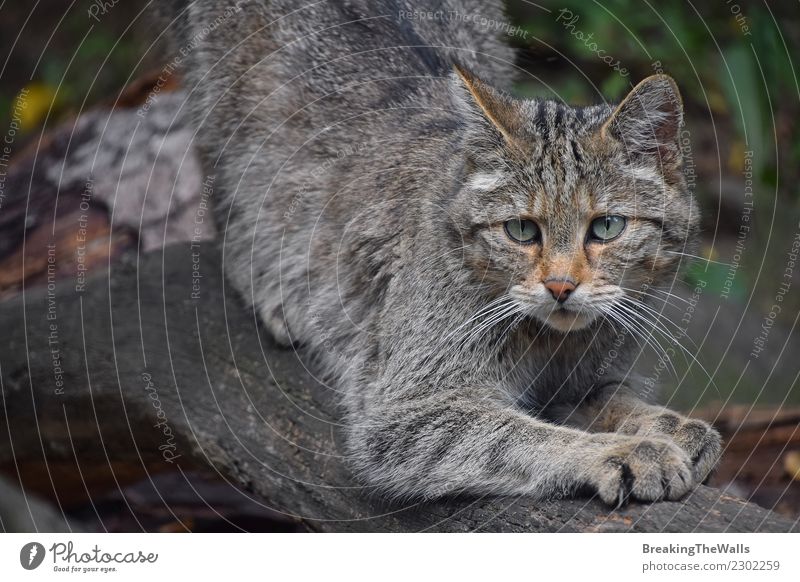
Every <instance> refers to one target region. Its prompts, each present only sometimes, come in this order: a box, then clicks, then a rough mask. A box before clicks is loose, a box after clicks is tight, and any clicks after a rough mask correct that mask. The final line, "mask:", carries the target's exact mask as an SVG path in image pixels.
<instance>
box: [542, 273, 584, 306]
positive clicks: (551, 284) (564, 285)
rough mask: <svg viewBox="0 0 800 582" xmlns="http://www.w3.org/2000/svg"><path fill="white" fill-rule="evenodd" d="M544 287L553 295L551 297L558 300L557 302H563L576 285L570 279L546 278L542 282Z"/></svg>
mask: <svg viewBox="0 0 800 582" xmlns="http://www.w3.org/2000/svg"><path fill="white" fill-rule="evenodd" d="M544 286H545V288H546V289H547V290H548V291H550V295H552V296H553V299H555V300H556V301H558V302H559V303H564V301H566V300H567V299H569V296H570V294H572V292H573V291H575V287H577V285H576V284H575V283H573V282H572V281H571V280H570V279H560V278H559V279H547V280H546V281H545V282H544Z"/></svg>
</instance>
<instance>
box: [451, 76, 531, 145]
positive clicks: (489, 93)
mask: <svg viewBox="0 0 800 582" xmlns="http://www.w3.org/2000/svg"><path fill="white" fill-rule="evenodd" d="M450 84H451V93H452V96H453V99H454V102H455V105H456V107H457V109H458V110H459V111H460V112H461V113H462V115H463V116H464V117H465V120H466V121H467V122H468V125H469V126H470V127H471V129H473V130H476V133H478V134H480V138H483V139H480V141H485V138H487V137H489V136H493V137H495V138H497V140H498V141H500V142H502V143H503V144H504V145H506V146H511V147H515V146H517V147H518V146H520V145H521V141H520V139H519V136H520V131H521V126H522V122H523V115H522V112H521V111H520V105H519V102H518V101H516V100H515V99H513V98H512V97H510V96H509V95H506V94H505V93H503V92H501V91H498V90H497V89H495V88H494V87H492V86H491V85H489V84H488V83H486V82H485V81H482V80H481V79H479V78H478V77H476V76H475V75H473V74H472V73H471V72H469V71H468V70H466V69H465V68H463V67H461V66H459V65H455V66H454V72H453V74H452V76H451V83H450ZM474 137H479V136H474Z"/></svg>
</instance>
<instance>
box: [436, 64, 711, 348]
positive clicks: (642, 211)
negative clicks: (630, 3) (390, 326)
mask: <svg viewBox="0 0 800 582" xmlns="http://www.w3.org/2000/svg"><path fill="white" fill-rule="evenodd" d="M451 83H452V88H453V99H454V103H455V106H456V110H457V113H458V115H459V116H460V118H461V120H462V121H463V124H462V130H463V131H464V132H465V133H464V135H463V136H462V137H463V142H462V143H463V144H464V152H465V157H466V159H465V170H464V173H463V186H462V187H461V189H460V190H459V192H458V194H457V195H456V196H455V197H454V198H453V199H451V206H450V216H451V218H452V220H453V224H454V225H455V226H456V227H457V228H456V229H455V230H457V232H458V234H457V237H458V239H459V241H458V242H460V243H461V244H462V245H464V246H465V253H466V255H465V257H466V265H467V267H468V268H469V269H471V270H472V271H473V274H474V276H475V278H477V279H478V280H480V281H481V282H482V283H485V284H487V285H488V286H489V287H490V288H493V289H494V290H495V291H496V292H499V293H500V294H501V295H505V296H506V298H507V299H508V300H509V301H512V302H513V303H512V306H516V310H517V311H518V312H520V313H525V314H527V315H530V316H533V317H535V318H536V319H538V320H540V321H542V322H545V323H547V324H548V325H549V326H550V327H552V328H554V329H557V330H559V331H563V332H566V331H570V330H575V329H581V328H584V327H586V326H588V325H590V324H591V323H592V322H593V321H597V320H599V318H602V317H603V316H606V317H607V318H609V319H611V320H617V321H619V320H620V319H622V320H629V321H630V320H631V318H632V317H633V316H631V315H630V314H629V312H630V311H631V309H632V308H635V307H636V305H634V304H633V303H632V301H638V300H640V299H646V298H647V296H648V295H649V296H653V294H654V291H652V290H650V289H652V288H654V287H657V286H659V285H665V284H669V283H670V281H671V280H672V277H673V276H674V274H675V271H676V268H677V265H678V263H679V260H680V258H681V253H685V252H686V250H687V244H689V243H690V242H691V240H692V238H693V236H694V235H695V233H696V231H697V228H698V210H697V206H696V203H695V201H694V199H693V198H692V196H691V195H690V193H689V192H688V189H687V187H686V182H685V178H684V174H683V160H682V153H681V145H680V140H681V129H682V125H683V109H682V102H681V97H680V94H679V92H678V89H677V87H676V85H675V83H674V81H673V80H672V79H671V78H670V77H667V76H665V75H656V76H652V77H649V78H647V79H645V80H644V81H642V82H641V83H639V84H638V85H637V86H636V87H634V88H633V90H632V91H631V92H630V94H628V96H627V97H626V98H625V99H624V100H623V101H622V102H621V103H620V104H619V105H618V106H610V105H599V106H593V107H575V108H573V107H569V106H568V105H565V104H563V103H560V102H558V101H538V100H537V101H532V100H519V99H513V98H511V97H509V96H507V95H505V94H503V93H501V92H499V91H497V90H495V89H493V88H492V87H491V86H489V85H487V84H486V83H484V82H482V81H481V80H479V79H477V78H476V77H474V76H472V75H471V74H470V73H468V72H466V71H464V70H463V69H457V71H456V73H454V75H453V78H452V79H451ZM454 232H455V231H454Z"/></svg>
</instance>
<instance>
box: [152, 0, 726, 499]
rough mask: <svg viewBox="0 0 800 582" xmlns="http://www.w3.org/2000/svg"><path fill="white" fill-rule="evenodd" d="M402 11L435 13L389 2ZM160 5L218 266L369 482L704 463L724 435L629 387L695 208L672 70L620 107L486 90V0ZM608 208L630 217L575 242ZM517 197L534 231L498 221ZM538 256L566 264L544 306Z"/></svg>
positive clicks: (552, 271) (652, 486) (607, 481)
mask: <svg viewBox="0 0 800 582" xmlns="http://www.w3.org/2000/svg"><path fill="white" fill-rule="evenodd" d="M419 9H422V10H440V11H442V12H441V14H443V15H448V17H436V16H435V15H434V17H432V18H427V17H423V18H421V17H415V16H414V15H413V14H406V13H410V12H411V11H413V10H419ZM226 11H227V14H228V15H227V16H226ZM162 12H163V13H164V16H165V17H166V18H167V21H168V22H170V23H171V24H172V26H173V27H174V28H173V29H172V31H171V32H170V33H169V34H170V35H171V36H172V37H173V38H174V39H175V49H174V50H176V51H177V50H179V49H180V47H182V46H190V47H192V48H191V50H189V51H187V52H188V55H187V57H186V58H185V59H184V62H183V64H184V65H185V71H184V72H185V77H186V83H185V84H186V87H187V89H188V90H189V92H190V99H189V108H190V110H191V113H192V115H193V116H194V119H195V123H196V127H197V129H198V137H197V140H196V143H197V145H198V147H199V149H200V150H201V153H202V155H203V158H204V162H205V164H206V167H207V171H208V172H210V173H213V174H215V175H216V180H215V193H214V197H215V198H216V205H217V219H218V225H219V227H220V232H221V233H222V234H221V237H222V244H223V248H224V260H225V269H226V273H227V275H228V278H229V280H230V281H231V282H232V284H233V285H234V287H235V288H236V289H237V290H238V291H239V292H241V294H242V297H244V299H245V300H246V301H247V302H249V303H250V304H251V305H253V306H254V308H255V309H256V310H257V311H258V313H259V315H260V317H261V319H262V321H263V322H264V324H265V325H266V326H267V327H268V328H269V329H270V331H271V332H272V333H273V334H274V335H275V337H276V338H277V339H278V340H279V341H282V342H283V343H286V344H289V343H291V344H293V345H295V346H297V347H298V348H301V349H303V350H304V351H305V352H306V353H307V354H309V355H311V357H313V358H316V360H317V363H318V365H319V369H324V370H327V371H329V377H328V378H327V380H328V381H329V382H330V385H331V388H332V389H334V390H336V391H338V392H339V394H340V401H341V404H342V408H343V413H344V424H345V430H346V435H347V445H348V454H349V460H350V462H351V464H352V467H353V468H354V470H355V471H356V472H357V473H358V475H359V476H360V477H361V478H362V479H363V480H364V481H365V483H367V484H369V485H372V486H374V487H375V488H376V489H377V490H378V491H380V492H381V493H382V494H384V495H386V496H391V497H395V498H414V499H430V498H435V497H439V496H443V495H454V494H460V493H464V494H473V495H483V494H526V495H533V496H538V497H542V498H545V497H552V496H554V495H572V494H575V493H577V492H584V491H590V492H595V493H597V494H598V495H599V496H600V498H601V499H603V500H604V501H605V502H607V503H610V504H617V503H622V502H624V501H625V500H627V499H628V498H630V497H632V498H635V499H639V500H644V501H652V500H657V499H663V498H668V499H676V498H679V497H681V496H682V495H684V494H685V493H686V492H687V491H689V490H690V489H691V488H692V487H694V486H695V485H697V484H698V483H700V482H701V481H703V480H704V479H705V478H706V477H707V475H708V474H709V472H710V471H711V470H712V468H713V467H714V465H715V463H716V462H717V460H718V457H719V454H720V451H721V446H720V439H719V435H718V434H717V433H716V432H715V431H714V430H713V429H711V428H710V427H709V426H708V425H707V424H705V423H703V422H701V421H697V420H689V419H686V418H684V417H681V416H679V415H678V414H676V413H674V412H671V411H669V410H666V409H664V408H661V407H658V406H655V405H653V404H649V403H647V402H646V400H648V398H646V397H645V396H646V395H645V394H644V391H643V390H642V389H641V387H640V384H639V383H638V382H637V378H636V376H635V375H633V374H632V373H631V370H630V367H631V363H632V361H633V359H634V358H635V356H636V354H637V353H638V351H639V347H638V345H637V341H638V340H641V339H642V337H641V334H643V333H646V332H645V330H644V328H645V327H646V326H649V327H650V328H651V329H652V328H653V327H654V326H655V323H654V322H653V323H645V322H648V321H650V320H651V317H652V315H653V314H652V313H651V312H650V311H648V309H652V308H653V307H654V308H655V309H656V310H658V309H660V305H659V302H658V301H657V300H656V298H658V297H661V295H660V294H659V292H657V291H656V289H658V288H659V287H668V286H669V285H670V283H671V282H672V281H673V278H674V276H675V271H676V269H677V264H678V258H679V255H678V254H675V253H681V252H684V251H685V250H686V248H687V244H690V243H691V240H692V237H693V236H694V235H695V233H696V230H697V225H698V215H697V208H696V205H695V203H694V201H693V199H692V198H691V196H690V194H689V193H688V191H687V188H686V185H685V181H684V177H683V173H682V161H681V152H680V150H679V148H678V143H677V136H678V134H679V130H680V127H681V125H682V106H681V102H680V97H679V94H678V92H677V88H676V86H675V84H674V82H673V81H672V80H671V79H670V78H668V77H666V76H663V75H662V76H655V77H651V78H649V79H647V80H645V81H644V82H643V83H641V84H640V85H639V86H637V87H636V88H635V89H634V90H633V91H632V92H631V94H630V95H629V97H628V98H627V99H626V100H625V101H624V102H623V104H622V105H621V106H619V108H617V109H615V107H613V106H610V105H607V104H602V105H597V106H592V107H585V108H572V107H569V106H567V105H565V104H563V103H561V102H559V101H539V100H516V99H512V98H511V97H509V96H507V94H505V93H503V92H502V91H501V90H500V89H496V87H500V88H502V87H508V86H509V83H510V81H511V79H512V77H513V76H514V74H515V67H514V65H513V60H514V55H513V53H512V51H511V49H510V48H509V47H508V46H506V45H505V44H504V43H503V42H502V41H501V39H500V33H499V32H497V31H493V30H492V29H491V27H490V28H487V27H481V26H480V24H479V22H478V23H476V22H475V21H474V20H472V19H469V18H467V19H465V18H458V17H455V15H456V14H461V15H473V14H478V15H481V16H484V17H486V18H487V19H493V20H495V21H498V22H504V21H505V17H504V15H503V11H502V9H501V7H500V5H499V4H498V3H497V2H494V1H492V2H485V1H483V0H480V1H479V0H442V1H438V2H426V3H423V2H408V1H401V0H377V1H376V0H370V1H367V0H340V1H321V2H315V3H309V4H306V3H302V2H297V1H288V0H275V1H269V2H267V1H266V0H262V1H257V0H252V1H249V0H245V1H242V2H239V4H238V10H234V11H232V10H231V4H227V3H225V2H224V1H223V2H220V1H218V0H195V1H194V2H188V1H184V2H182V1H180V0H176V1H175V2H172V3H169V2H164V3H162ZM209 23H215V24H214V26H208V25H209ZM204 27H205V28H204ZM606 212H609V213H611V214H618V215H623V216H626V217H627V221H628V224H627V228H626V229H625V231H624V232H623V234H622V235H621V236H620V237H619V238H618V239H616V240H614V241H612V242H608V243H605V244H601V243H596V242H588V241H587V239H586V233H587V229H588V228H589V222H590V221H591V219H592V218H594V217H596V216H598V215H603V214H605V213H606ZM519 216H523V217H526V218H530V219H533V220H536V221H537V222H538V224H539V225H540V227H541V229H542V233H543V234H542V237H543V238H542V241H541V243H540V244H539V243H537V244H533V245H530V246H524V245H520V244H518V243H516V242H513V241H512V240H511V239H510V238H509V237H508V236H507V235H506V234H505V231H504V229H503V223H504V222H505V221H507V220H511V219H514V218H516V217H519ZM551 277H561V278H570V279H571V280H573V281H574V282H576V283H578V286H577V288H576V290H575V291H574V292H573V293H572V295H571V296H570V298H569V299H568V300H567V301H566V302H565V303H564V304H563V306H562V307H563V310H558V309H557V308H558V307H559V304H558V303H556V301H554V299H553V298H552V297H551V296H550V294H549V292H548V291H547V290H546V289H545V287H544V285H543V281H545V280H546V279H548V280H549V278H551ZM622 287H624V288H625V289H623V288H622ZM647 305H650V306H652V307H647ZM611 350H614V351H615V353H617V354H618V355H617V356H616V357H615V358H609V357H608V354H609V352H610V351H611Z"/></svg>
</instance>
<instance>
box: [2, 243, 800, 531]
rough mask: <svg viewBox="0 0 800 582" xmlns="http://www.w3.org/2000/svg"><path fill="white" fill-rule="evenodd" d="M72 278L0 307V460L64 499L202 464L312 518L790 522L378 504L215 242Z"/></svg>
mask: <svg viewBox="0 0 800 582" xmlns="http://www.w3.org/2000/svg"><path fill="white" fill-rule="evenodd" d="M77 275H78V274H77V273H76V276H75V277H74V278H72V279H69V278H68V279H60V280H57V281H49V285H48V286H47V287H45V288H37V289H33V290H28V291H26V292H24V293H23V294H22V295H20V296H19V297H17V298H14V299H12V300H9V301H6V302H5V303H3V304H0V329H2V330H3V334H4V341H3V342H2V345H0V367H1V370H0V371H1V372H2V384H1V385H0V388H1V389H2V394H1V396H2V403H3V412H4V414H2V415H0V468H2V469H3V470H4V472H5V473H6V474H7V475H10V477H11V479H12V481H16V482H20V481H21V482H22V485H26V484H29V483H34V482H35V483H37V484H38V491H37V492H38V493H39V494H40V495H43V496H45V497H47V498H49V499H50V500H52V501H54V502H55V503H56V504H57V505H59V506H63V505H68V504H69V503H70V502H71V501H74V499H72V498H71V497H74V495H75V493H74V492H75V491H76V490H77V491H78V495H79V496H80V495H86V496H90V495H93V494H94V493H95V492H96V491H97V490H98V488H102V487H114V486H116V487H120V486H122V485H124V484H125V483H128V482H130V481H132V480H134V479H141V478H142V477H143V476H144V477H146V476H148V475H151V474H152V473H153V472H157V471H185V470H187V469H197V468H198V467H202V468H205V469H209V468H210V469H212V470H214V471H217V472H218V474H219V475H220V477H221V478H223V479H225V480H227V481H228V482H230V483H231V484H232V485H233V486H235V487H236V489H235V490H233V489H232V494H236V495H246V496H249V497H250V498H251V499H252V502H253V503H262V504H265V505H268V506H269V507H271V508H273V509H277V510H279V511H281V512H284V513H285V514H287V515H290V516H292V517H293V518H294V519H296V520H298V521H299V522H301V523H302V524H303V525H304V526H305V527H306V528H308V529H309V530H313V531H419V530H428V531H430V530H434V531H476V530H477V531H505V532H525V531H533V532H549V531H648V532H654V531H714V532H722V531H789V530H791V529H793V528H794V529H798V526H797V524H796V523H794V522H792V521H790V520H787V519H785V518H782V517H780V516H778V515H776V514H774V513H771V512H769V511H767V510H765V509H762V508H759V507H757V506H755V505H752V504H748V503H746V502H744V501H742V500H740V499H737V498H735V497H733V496H730V495H727V494H725V493H722V492H721V491H719V490H716V489H711V488H708V487H700V488H699V489H698V490H697V491H695V492H694V493H693V494H691V495H690V496H688V497H687V498H686V499H683V500H682V501H680V502H663V503H655V504H652V505H639V504H632V505H630V506H628V507H626V508H623V509H621V510H619V511H610V510H609V509H608V508H606V507H604V506H603V505H601V504H600V503H598V502H596V501H594V500H591V499H561V500H552V501H546V502H535V501H532V500H530V499H525V498H513V499H512V498H496V497H494V498H483V499H455V500H449V501H443V502H437V503H426V504H404V505H401V506H398V505H389V504H386V503H385V502H383V501H381V499H380V498H378V497H377V496H376V495H374V494H372V493H371V492H370V490H369V488H365V487H363V486H361V485H360V484H358V483H357V482H356V481H354V479H353V477H352V475H351V474H350V472H349V471H348V468H347V465H346V464H345V463H344V462H343V457H342V448H341V443H340V440H339V431H338V425H337V414H336V402H335V401H336V399H335V396H336V392H335V389H334V388H332V387H329V386H325V385H324V384H322V383H320V382H319V381H317V380H316V379H315V377H314V373H313V370H311V369H309V368H308V366H307V365H306V363H305V362H304V361H303V360H302V359H301V356H300V355H298V353H296V352H295V351H294V350H286V349H281V348H278V347H277V346H276V345H275V344H274V343H273V342H272V341H271V340H270V339H269V338H268V337H267V336H266V334H265V333H263V332H262V331H261V330H260V328H259V326H258V324H257V319H256V317H255V315H254V313H253V312H252V310H248V309H245V308H244V307H243V305H242V303H241V302H240V301H239V298H238V297H237V296H236V294H235V293H234V292H233V290H232V289H231V288H230V287H229V286H226V285H225V281H224V279H223V277H222V273H221V258H220V254H219V252H218V251H217V250H216V248H215V247H214V246H213V244H212V243H203V245H202V246H199V245H195V246H194V247H190V245H188V244H186V245H176V246H173V247H169V248H167V249H166V250H164V251H163V253H162V252H153V253H149V254H147V255H143V256H142V257H141V260H138V261H137V258H136V257H135V256H133V257H126V258H125V259H124V260H122V261H121V262H119V263H114V264H113V265H112V266H111V270H110V272H109V273H108V274H106V275H102V276H97V277H95V278H92V279H89V280H88V281H87V282H86V284H85V285H84V286H83V288H81V287H80V280H79V279H78V277H77ZM42 483H44V485H42Z"/></svg>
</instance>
